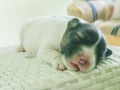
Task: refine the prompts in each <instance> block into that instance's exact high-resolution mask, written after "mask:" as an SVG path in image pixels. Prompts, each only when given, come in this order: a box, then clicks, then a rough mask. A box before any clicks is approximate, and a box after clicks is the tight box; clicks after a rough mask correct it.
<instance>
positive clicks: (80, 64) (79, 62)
mask: <svg viewBox="0 0 120 90" xmlns="http://www.w3.org/2000/svg"><path fill="white" fill-rule="evenodd" d="M70 64H71V65H72V66H73V68H75V69H77V70H80V71H84V70H85V69H86V68H87V67H89V57H88V56H85V55H79V56H77V57H76V58H75V59H73V60H72V61H71V62H70Z"/></svg>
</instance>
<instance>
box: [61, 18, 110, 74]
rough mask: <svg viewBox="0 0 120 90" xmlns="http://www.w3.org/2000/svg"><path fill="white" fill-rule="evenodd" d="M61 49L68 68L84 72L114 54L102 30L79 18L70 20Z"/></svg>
mask: <svg viewBox="0 0 120 90" xmlns="http://www.w3.org/2000/svg"><path fill="white" fill-rule="evenodd" d="M60 50H61V54H62V56H63V57H62V58H63V59H62V60H63V63H64V64H65V66H66V68H67V69H69V70H80V71H83V72H87V71H90V70H92V69H93V68H94V67H95V66H96V65H97V64H99V62H100V61H101V60H102V58H105V57H107V56H109V55H111V54H112V52H111V50H109V49H107V44H106V40H105V38H104V36H103V34H102V33H101V32H100V30H98V29H97V28H96V27H94V26H93V25H91V24H89V23H81V22H80V20H79V19H77V18H73V19H72V20H70V21H69V22H68V26H67V30H66V32H65V33H64V35H63V38H62V40H61V45H60Z"/></svg>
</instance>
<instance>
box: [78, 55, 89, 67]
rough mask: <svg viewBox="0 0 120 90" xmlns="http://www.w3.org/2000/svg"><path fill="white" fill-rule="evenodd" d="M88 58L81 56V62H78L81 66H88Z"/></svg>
mask: <svg viewBox="0 0 120 90" xmlns="http://www.w3.org/2000/svg"><path fill="white" fill-rule="evenodd" d="M87 61H88V60H87V58H86V57H83V56H81V57H80V60H79V61H78V63H79V64H80V65H81V66H84V65H86V64H87Z"/></svg>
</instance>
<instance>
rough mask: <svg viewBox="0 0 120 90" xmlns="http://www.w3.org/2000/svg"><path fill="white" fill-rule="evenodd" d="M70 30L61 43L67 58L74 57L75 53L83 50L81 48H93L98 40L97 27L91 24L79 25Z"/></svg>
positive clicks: (68, 29)
mask: <svg viewBox="0 0 120 90" xmlns="http://www.w3.org/2000/svg"><path fill="white" fill-rule="evenodd" d="M69 26H71V25H69V23H68V28H67V30H66V32H65V34H64V35H63V38H62V41H61V46H60V49H61V53H62V54H64V55H65V57H66V58H70V57H72V56H73V55H74V54H75V53H77V52H78V51H79V50H81V46H83V45H85V46H88V47H89V46H92V45H94V44H95V43H96V42H97V40H98V32H97V30H96V27H94V26H92V25H90V24H83V23H78V24H77V25H76V26H74V27H70V28H69Z"/></svg>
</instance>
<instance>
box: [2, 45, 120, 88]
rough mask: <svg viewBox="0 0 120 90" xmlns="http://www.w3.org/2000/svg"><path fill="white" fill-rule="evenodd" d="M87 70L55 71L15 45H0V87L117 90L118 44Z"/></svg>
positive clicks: (119, 73)
mask: <svg viewBox="0 0 120 90" xmlns="http://www.w3.org/2000/svg"><path fill="white" fill-rule="evenodd" d="M111 49H112V50H113V51H114V54H113V55H112V56H111V57H109V58H108V59H106V60H103V61H102V62H101V63H100V64H99V65H98V66H97V68H96V69H94V70H93V71H92V72H89V73H81V72H75V71H69V70H65V71H58V70H55V69H54V68H52V67H51V66H50V65H48V64H42V63H41V62H40V60H37V59H36V58H30V57H27V58H26V56H27V53H22V52H21V53H20V52H16V50H17V47H16V46H12V47H8V48H0V90H120V55H119V53H120V47H111Z"/></svg>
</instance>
